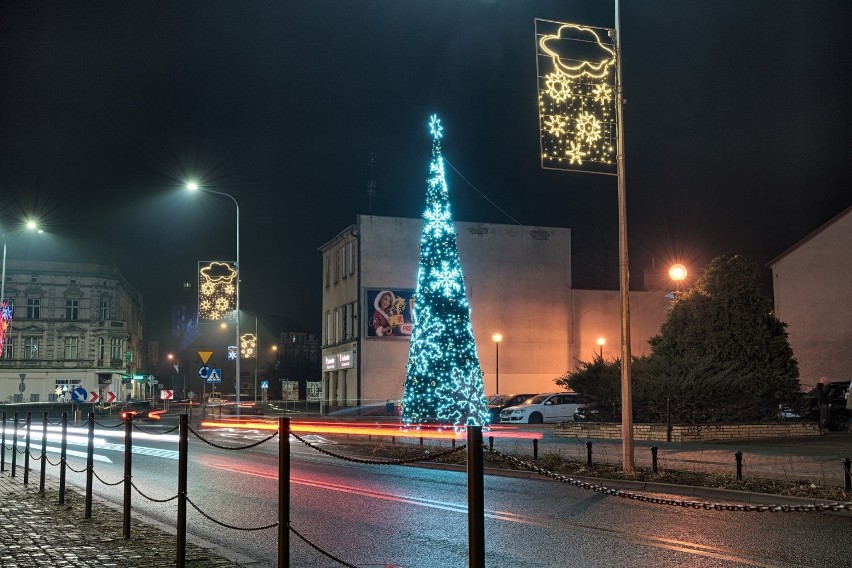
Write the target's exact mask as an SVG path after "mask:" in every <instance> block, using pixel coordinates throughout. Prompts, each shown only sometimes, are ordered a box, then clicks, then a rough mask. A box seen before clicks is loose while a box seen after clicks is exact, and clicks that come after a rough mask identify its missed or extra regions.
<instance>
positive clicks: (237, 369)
mask: <svg viewBox="0 0 852 568" xmlns="http://www.w3.org/2000/svg"><path fill="white" fill-rule="evenodd" d="M186 188H187V189H188V190H190V191H203V192H205V193H215V194H216V195H223V196H225V197H227V198H229V199H230V200H231V201H233V202H234V206H235V207H236V208H237V259H236V262H235V266H234V268H236V271H237V285H236V314H237V318H236V319H237V321H236V325H235V326H234V328H235V331H234V336H235V345H236V348H237V357H236V359H234V362H235V364H234V371H235V373H236V390H237V396H236V400H235V401H234V402H235V404H236V414H237V418H239V416H240V354H239V349H240V276H241V275H240V204H239V203H237V200H236V199H234V196H233V195H230V194H228V193H224V192H221V191H214V190H212V189H207V188H202V187H199V185H198V184H197V183H194V182H190V183H187V184H186Z"/></svg>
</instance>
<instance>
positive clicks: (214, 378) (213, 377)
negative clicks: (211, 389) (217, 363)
mask: <svg viewBox="0 0 852 568" xmlns="http://www.w3.org/2000/svg"><path fill="white" fill-rule="evenodd" d="M207 382H208V383H221V382H222V369H210V374H209V375H208V376H207Z"/></svg>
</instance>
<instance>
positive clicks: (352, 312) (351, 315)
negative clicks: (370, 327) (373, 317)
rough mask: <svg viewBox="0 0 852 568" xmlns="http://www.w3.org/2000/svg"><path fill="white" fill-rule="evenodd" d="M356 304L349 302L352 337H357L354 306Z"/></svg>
mask: <svg viewBox="0 0 852 568" xmlns="http://www.w3.org/2000/svg"><path fill="white" fill-rule="evenodd" d="M357 305H358V304H356V303H355V302H352V303H351V304H349V318H350V319H351V324H350V325H351V327H350V329H351V330H352V338H353V339H354V338H356V337H358V316H357V315H356V313H355V308H356V306H357Z"/></svg>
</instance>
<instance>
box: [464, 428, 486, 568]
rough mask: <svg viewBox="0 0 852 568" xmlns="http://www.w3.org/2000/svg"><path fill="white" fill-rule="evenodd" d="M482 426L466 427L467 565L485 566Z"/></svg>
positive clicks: (479, 567) (472, 567)
mask: <svg viewBox="0 0 852 568" xmlns="http://www.w3.org/2000/svg"><path fill="white" fill-rule="evenodd" d="M483 460H484V456H483V455H482V426H468V427H467V543H468V544H467V547H468V566H469V567H470V568H485V474H484V462H483Z"/></svg>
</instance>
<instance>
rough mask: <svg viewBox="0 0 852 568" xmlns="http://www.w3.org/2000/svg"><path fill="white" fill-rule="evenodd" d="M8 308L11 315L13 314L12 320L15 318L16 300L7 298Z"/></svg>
mask: <svg viewBox="0 0 852 568" xmlns="http://www.w3.org/2000/svg"><path fill="white" fill-rule="evenodd" d="M6 306H7V307H8V308H9V313H10V314H12V318H14V317H15V298H6Z"/></svg>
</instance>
